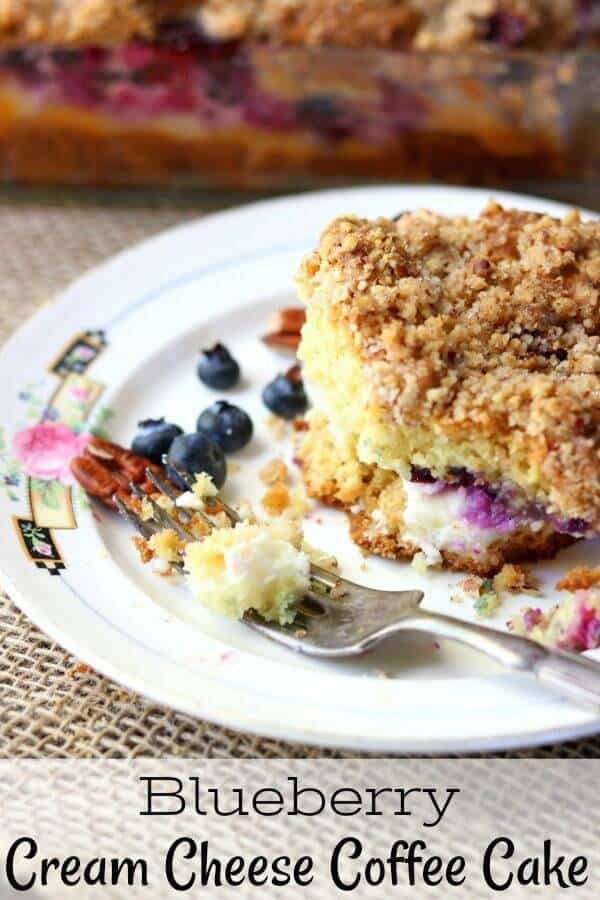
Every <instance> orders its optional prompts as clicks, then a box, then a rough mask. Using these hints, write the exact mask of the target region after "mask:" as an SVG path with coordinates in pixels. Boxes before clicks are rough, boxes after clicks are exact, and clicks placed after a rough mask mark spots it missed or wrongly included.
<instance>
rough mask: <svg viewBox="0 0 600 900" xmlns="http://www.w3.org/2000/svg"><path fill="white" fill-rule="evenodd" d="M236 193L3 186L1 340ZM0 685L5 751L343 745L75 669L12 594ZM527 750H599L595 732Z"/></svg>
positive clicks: (107, 753)
mask: <svg viewBox="0 0 600 900" xmlns="http://www.w3.org/2000/svg"><path fill="white" fill-rule="evenodd" d="M556 193H557V192H555V194H556ZM599 193H600V191H598V190H596V196H595V197H594V196H593V192H592V191H591V190H590V189H585V190H583V191H581V193H579V192H577V193H575V192H572V193H571V194H570V196H569V195H568V194H567V196H566V197H565V193H564V191H563V192H561V195H560V199H571V200H572V202H580V203H582V204H585V205H587V206H591V205H594V204H595V205H596V207H597V206H598V205H600V204H599V199H600V198H599V197H598V196H597V195H598V194H599ZM557 198H558V197H557ZM235 199H236V198H233V197H231V196H223V195H220V196H214V195H213V196H210V197H206V196H204V197H202V196H200V197H198V196H196V197H195V198H190V197H189V196H183V195H167V194H157V193H155V194H152V195H147V194H146V195H140V194H131V195H130V194H124V193H121V194H112V193H108V194H107V193H104V194H100V195H99V194H95V195H89V194H73V193H68V194H65V193H61V194H60V195H57V194H52V193H50V194H40V193H36V194H35V195H31V194H30V193H26V194H24V193H22V192H13V193H11V194H10V195H9V194H7V193H5V195H4V196H3V197H2V196H0V223H1V233H2V238H3V248H2V249H3V252H2V255H1V261H0V267H1V268H0V340H2V341H4V339H5V338H6V337H7V336H8V335H9V334H10V333H11V332H12V331H13V330H14V329H15V328H17V327H18V326H19V325H20V324H21V322H23V321H24V320H25V319H26V318H27V317H28V316H29V315H31V314H32V313H34V312H35V311H36V309H38V308H39V307H40V306H41V305H42V304H44V303H45V302H47V301H48V300H49V299H50V298H51V297H52V296H53V295H54V294H55V293H56V292H57V291H59V290H60V289H61V288H63V287H64V286H65V285H67V284H68V283H69V281H71V280H72V279H73V278H74V277H75V276H77V275H79V274H80V273H81V272H83V271H84V270H86V269H88V268H89V267H90V266H93V265H94V264H96V263H98V262H100V261H101V260H104V259H106V258H107V257H109V256H110V255H111V254H113V253H114V252H116V251H118V250H120V249H122V248H124V247H126V246H128V245H130V244H133V243H135V242H137V241H140V240H142V239H144V238H146V237H148V236H150V235H152V234H155V233H156V232H158V231H161V230H162V229H164V228H167V227H169V226H171V225H174V224H176V223H179V222H182V221H183V220H185V219H190V218H192V217H195V216H198V215H200V214H202V213H203V212H206V211H208V210H212V209H214V208H216V207H218V206H219V205H225V204H229V203H231V202H232V201H233V200H235ZM0 686H1V698H2V706H1V712H0V758H7V757H12V756H28V757H46V756H50V757H64V756H77V757H132V756H133V757H135V756H187V757H191V756H200V757H211V756H218V757H228V756H233V757H247V758H249V757H256V756H261V757H279V756H287V757H299V756H316V755H328V756H340V755H344V754H340V753H334V752H327V751H323V750H322V751H319V750H315V749H312V748H308V747H301V746H298V745H290V744H284V743H281V742H278V741H269V740H264V739H259V738H256V737H254V736H252V735H247V734H234V733H232V732H229V731H227V730H225V729H223V728H219V727H217V726H215V725H212V724H210V723H207V722H199V721H197V720H195V719H193V718H190V717H189V716H185V715H180V714H178V713H175V712H173V711H170V710H168V709H164V708H162V707H160V706H157V705H155V704H151V703H148V702H146V701H145V700H144V699H143V698H140V697H137V696H135V695H132V694H130V693H128V692H126V691H124V690H123V689H121V688H120V687H119V686H118V685H116V684H114V683H112V682H110V681H108V680H107V679H106V678H103V677H102V676H100V675H97V674H95V673H90V672H88V671H85V669H84V667H80V666H79V667H78V660H76V659H74V658H73V657H72V656H70V654H68V653H66V652H65V651H64V650H62V649H61V648H60V647H59V646H57V645H56V644H53V643H52V642H51V641H50V640H48V639H47V638H46V637H45V636H44V635H43V634H42V633H41V632H40V631H39V630H38V629H37V628H36V627H35V625H33V624H32V622H30V620H29V619H28V618H27V617H26V616H24V615H23V614H21V613H20V612H19V611H18V610H17V608H16V607H15V606H14V605H13V604H12V603H11V601H10V599H9V598H8V597H6V596H5V595H4V596H3V595H0ZM346 755H351V754H346ZM520 755H523V756H531V755H538V756H539V755H545V756H575V757H590V756H600V738H598V739H596V740H586V741H579V742H573V743H571V744H563V745H560V746H557V747H551V748H548V749H544V750H540V751H530V752H529V753H523V754H520Z"/></svg>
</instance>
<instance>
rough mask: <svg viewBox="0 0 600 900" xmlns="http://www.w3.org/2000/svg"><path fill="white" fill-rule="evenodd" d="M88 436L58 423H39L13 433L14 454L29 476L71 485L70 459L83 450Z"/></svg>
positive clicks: (72, 480) (88, 438)
mask: <svg viewBox="0 0 600 900" xmlns="http://www.w3.org/2000/svg"><path fill="white" fill-rule="evenodd" d="M90 437H91V435H89V434H76V433H75V432H74V431H73V430H72V429H71V428H68V427H67V426H66V425H63V424H62V423H61V422H39V423H38V424H37V425H32V426H31V427H30V428H23V429H22V430H21V431H18V432H17V433H16V434H15V436H14V439H13V453H14V454H15V456H16V457H17V459H18V460H19V462H20V463H21V465H22V466H23V469H24V470H25V472H26V474H27V475H29V476H30V477H31V478H41V479H42V480H44V481H53V480H56V481H61V482H62V483H63V484H73V483H74V481H75V479H74V478H73V476H72V474H71V468H70V466H71V460H72V459H73V458H74V457H75V456H79V455H80V454H81V453H82V452H83V449H84V447H85V445H86V444H87V443H88V441H89V440H90Z"/></svg>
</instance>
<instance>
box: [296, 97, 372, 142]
mask: <svg viewBox="0 0 600 900" xmlns="http://www.w3.org/2000/svg"><path fill="white" fill-rule="evenodd" d="M296 114H297V116H298V118H299V120H300V122H301V123H302V124H303V125H306V126H307V127H309V128H313V129H314V130H315V131H317V132H318V133H319V134H320V135H321V136H322V137H324V138H327V139H329V140H332V141H336V140H343V138H347V137H348V136H349V135H351V134H352V133H353V131H354V130H355V129H356V127H357V122H356V121H355V118H356V117H355V116H353V115H352V114H351V113H350V111H349V109H348V108H347V107H346V106H345V105H344V103H343V100H342V101H340V100H338V98H336V97H333V96H330V95H329V94H311V95H309V96H307V97H303V98H302V100H300V101H299V103H298V104H297V106H296Z"/></svg>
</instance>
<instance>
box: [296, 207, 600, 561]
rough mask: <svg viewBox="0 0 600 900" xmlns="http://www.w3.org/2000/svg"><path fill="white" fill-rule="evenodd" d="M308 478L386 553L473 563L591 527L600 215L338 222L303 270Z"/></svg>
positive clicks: (540, 552) (597, 425)
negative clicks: (309, 404) (309, 399)
mask: <svg viewBox="0 0 600 900" xmlns="http://www.w3.org/2000/svg"><path fill="white" fill-rule="evenodd" d="M298 284H299V290H300V295H301V297H302V298H303V299H304V300H305V301H306V303H307V321H306V325H305V326H304V330H303V335H302V342H301V345H300V351H299V355H300V357H301V359H302V360H303V362H304V367H305V373H306V376H307V379H308V382H309V385H310V386H311V388H312V396H313V400H314V401H315V411H314V412H313V413H312V416H311V427H310V431H309V433H308V435H307V437H306V440H305V442H304V446H303V448H302V450H301V452H300V457H301V462H302V465H303V473H304V479H305V482H306V485H307V487H308V490H309V491H310V493H311V494H312V495H313V496H314V497H318V498H321V499H323V500H324V501H326V502H329V503H332V502H333V503H337V504H340V505H342V506H343V507H345V508H346V509H348V510H349V512H350V514H351V522H352V533H353V537H354V538H355V540H356V541H357V542H358V543H360V544H362V545H363V546H365V547H367V548H368V549H369V550H372V551H373V552H375V553H379V554H381V555H385V556H392V557H410V556H412V555H414V554H415V553H416V552H417V551H420V552H421V553H423V554H424V556H425V558H426V560H427V562H428V563H430V564H439V563H442V564H444V565H447V566H449V567H451V568H458V569H466V570H468V571H473V572H477V573H478V574H490V573H492V572H495V571H497V570H498V569H499V568H500V567H501V566H502V565H503V564H504V563H506V562H515V561H522V560H528V559H536V558H540V557H543V556H548V555H553V554H554V553H556V551H557V550H558V549H559V548H560V547H562V546H564V545H566V544H567V543H570V542H571V541H573V540H575V539H581V538H589V539H593V538H594V537H597V536H599V535H600V301H599V290H598V289H599V284H600V225H599V223H598V222H594V221H592V222H582V221H581V220H580V218H579V216H578V215H577V213H575V212H572V213H569V214H568V215H567V216H565V218H564V219H562V220H558V219H554V218H551V217H550V216H547V215H542V214H539V213H531V212H523V211H520V210H507V209H503V208H502V207H501V206H499V205H498V204H497V203H490V204H489V205H488V207H487V208H486V209H485V210H484V211H483V212H482V213H481V214H480V215H479V216H478V217H477V218H475V219H467V218H448V217H445V216H441V215H437V214H434V213H431V212H428V211H423V210H422V211H418V212H414V213H410V214H405V215H403V216H402V217H401V218H400V219H399V220H398V221H397V222H392V221H389V220H386V219H378V220H376V221H367V220H364V219H359V218H355V217H352V216H348V217H342V218H339V219H336V220H335V221H334V222H333V223H332V224H331V225H330V226H329V227H328V228H327V229H326V230H325V232H324V233H323V235H322V237H321V240H320V243H319V246H318V248H317V250H316V251H315V252H314V253H312V254H311V255H310V256H309V257H307V258H306V259H305V260H304V262H303V264H302V266H301V269H300V273H299V276H298Z"/></svg>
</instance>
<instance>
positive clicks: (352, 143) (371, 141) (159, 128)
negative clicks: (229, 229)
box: [0, 29, 600, 188]
mask: <svg viewBox="0 0 600 900" xmlns="http://www.w3.org/2000/svg"><path fill="white" fill-rule="evenodd" d="M599 61H600V51H594V50H583V49H582V50H573V51H567V52H560V53H558V52H556V53H555V52H537V51H536V52H529V51H511V52H509V51H503V50H496V51H493V52H485V51H481V50H473V51H471V52H468V53H467V52H461V53H447V54H444V53H439V52H436V53H422V52H415V51H393V50H351V49H338V48H320V49H305V48H302V47H287V48H286V47H275V46H260V45H251V44H247V43H236V42H230V43H227V42H223V43H219V42H216V41H210V40H208V39H199V38H198V36H197V35H196V36H194V35H193V34H192V35H191V36H189V37H186V35H185V33H183V34H181V33H176V34H175V35H174V34H173V33H172V32H169V30H168V29H165V30H164V32H163V33H162V34H161V35H160V36H159V37H158V38H157V39H155V40H154V41H153V42H150V43H148V42H147V43H144V42H141V41H133V42H130V43H128V44H126V45H123V46H120V47H116V48H101V47H89V48H83V49H61V48H51V49H49V48H42V47H37V48H22V49H11V50H5V51H3V52H2V53H0V167H1V169H0V171H1V172H2V177H3V178H4V179H5V180H9V181H17V182H25V183H32V182H37V183H93V184H105V185H111V184H177V183H197V184H202V185H209V186H213V187H214V186H228V187H252V186H256V187H262V188H264V187H276V188H278V187H281V186H286V185H294V186H296V185H302V184H311V183H323V182H328V181H330V182H340V181H351V180H352V179H360V180H361V181H365V180H366V179H374V180H377V181H381V180H388V179H389V180H403V181H415V180H417V181H418V180H432V179H433V180H444V181H458V182H461V183H469V182H471V183H488V184H498V183H501V182H503V181H506V180H513V181H514V180H515V179H532V178H540V179H541V178H543V179H554V178H556V179H558V178H578V179H579V178H583V179H593V178H595V177H597V175H598V174H599V169H600V162H599V161H600V64H599Z"/></svg>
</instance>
